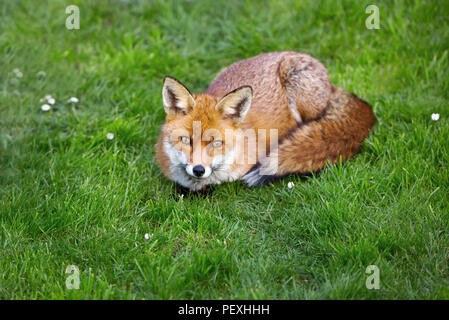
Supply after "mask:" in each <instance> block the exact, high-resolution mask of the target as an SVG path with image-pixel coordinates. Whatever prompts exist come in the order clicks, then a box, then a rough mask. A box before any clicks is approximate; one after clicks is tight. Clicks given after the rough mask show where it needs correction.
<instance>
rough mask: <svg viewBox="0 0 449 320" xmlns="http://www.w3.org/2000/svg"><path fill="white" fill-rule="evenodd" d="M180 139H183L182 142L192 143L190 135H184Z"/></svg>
mask: <svg viewBox="0 0 449 320" xmlns="http://www.w3.org/2000/svg"><path fill="white" fill-rule="evenodd" d="M180 139H181V143H183V144H188V145H190V138H189V137H186V136H182V137H181V138H180Z"/></svg>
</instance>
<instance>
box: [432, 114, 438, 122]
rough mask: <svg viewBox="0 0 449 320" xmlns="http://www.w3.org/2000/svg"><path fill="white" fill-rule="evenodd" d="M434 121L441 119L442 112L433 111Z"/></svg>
mask: <svg viewBox="0 0 449 320" xmlns="http://www.w3.org/2000/svg"><path fill="white" fill-rule="evenodd" d="M431 118H432V120H433V121H438V119H440V114H439V113H432V116H431Z"/></svg>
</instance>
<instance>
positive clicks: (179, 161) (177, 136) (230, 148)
mask: <svg viewBox="0 0 449 320" xmlns="http://www.w3.org/2000/svg"><path fill="white" fill-rule="evenodd" d="M162 101H163V105H164V109H165V112H166V123H165V124H164V125H163V127H162V130H161V134H160V137H159V140H158V143H157V147H156V157H157V161H158V163H159V165H160V167H161V169H162V171H163V173H164V174H165V176H166V177H168V178H169V179H171V180H173V181H175V182H177V183H179V184H181V185H182V186H184V187H186V188H189V189H191V190H195V191H196V190H200V189H202V188H203V187H205V186H207V185H210V184H220V183H222V182H227V181H234V180H237V179H242V180H243V181H245V182H246V183H247V185H248V186H257V185H264V184H267V183H269V182H270V181H272V180H274V179H278V178H280V177H283V176H286V175H289V174H309V173H311V172H316V171H319V170H321V169H323V168H324V167H325V166H326V164H327V163H336V162H338V161H340V159H341V160H343V161H345V160H346V159H348V158H350V157H352V156H354V155H355V154H356V153H357V152H358V151H359V149H360V144H361V142H362V141H363V140H364V139H365V138H366V137H367V136H368V134H369V132H370V129H371V128H372V127H373V126H374V124H375V122H376V118H375V116H374V114H373V112H372V109H371V106H370V105H369V104H368V103H366V102H365V101H363V100H361V99H359V98H358V97H357V96H355V95H354V94H351V93H348V92H347V91H345V90H343V89H341V88H338V87H336V86H334V85H333V84H331V82H330V80H329V77H328V74H327V70H326V68H325V67H324V66H323V65H322V64H321V63H320V62H319V61H318V60H317V59H315V58H313V57H311V56H309V55H307V54H304V53H299V52H293V51H282V52H271V53H263V54H260V55H258V56H256V57H252V58H249V59H246V60H242V61H239V62H236V63H234V64H232V65H231V66H229V67H227V68H226V69H224V70H223V71H221V72H220V73H219V74H218V75H217V76H216V78H215V79H214V81H213V82H212V84H211V85H210V86H209V88H208V89H207V90H206V91H205V92H204V93H201V94H192V93H190V91H189V90H188V89H187V88H186V87H185V86H184V85H182V84H181V82H179V81H178V80H176V79H174V78H171V77H166V78H165V79H164V83H163V88H162ZM268 133H269V134H268ZM266 150H269V151H268V152H266Z"/></svg>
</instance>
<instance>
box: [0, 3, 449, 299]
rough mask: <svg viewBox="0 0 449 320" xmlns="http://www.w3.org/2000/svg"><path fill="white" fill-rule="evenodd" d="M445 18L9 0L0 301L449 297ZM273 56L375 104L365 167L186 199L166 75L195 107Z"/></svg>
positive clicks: (394, 10)
mask: <svg viewBox="0 0 449 320" xmlns="http://www.w3.org/2000/svg"><path fill="white" fill-rule="evenodd" d="M373 3H374V4H376V5H378V7H379V9H380V29H379V30H368V29H366V27H365V19H366V18H367V17H368V14H366V13H365V8H366V6H367V5H369V4H373ZM70 4H77V5H78V6H79V7H80V11H81V28H80V30H71V31H69V30H67V29H66V28H65V20H66V17H67V15H66V13H65V8H66V6H68V5H70ZM448 15H449V3H448V2H447V1H445V0H441V1H394V2H393V1H341V2H340V1H331V0H329V1H237V0H236V1H231V0H226V1H183V2H174V1H165V0H164V1H137V0H136V1H118V0H116V1H106V0H104V1H98V0H95V1H94V0H91V1H75V0H70V1H69V0H60V1H32V0H28V1H25V0H23V1H22V0H17V1H2V2H1V3H0V50H1V54H0V70H1V72H0V298H1V299H25V298H26V299H28V298H31V299H66V298H67V299H77V298H82V299H91V298H105V299H107V298H123V299H161V298H162V299H174V298H187V299H198V298H206V299H210V298H212V299H221V298H224V299H227V298H230V299H233V298H248V299H259V298H262V299H265V298H266V299H303V298H305V299H321V298H325V299H335V298H336V299H386V298H393V299H415V298H426V299H427V298H431V299H448V298H449V272H448V267H449V262H448V261H449V260H448V258H449V201H448V194H449V182H448V180H449V179H448V178H449V168H448V162H449V151H448V149H449V122H448V116H449V77H448V75H447V72H448V70H449V57H448V50H449V21H448V20H447V17H448ZM275 50H297V51H302V52H306V53H309V54H311V55H313V56H315V57H317V58H318V59H320V60H321V61H322V62H323V63H324V64H325V65H326V67H327V68H328V70H329V74H330V77H331V79H332V81H333V82H334V83H335V84H336V85H338V86H341V87H344V88H346V89H348V90H349V91H351V92H354V93H356V94H357V95H359V96H360V97H362V98H363V99H365V100H367V101H369V102H370V103H371V104H372V105H373V109H374V111H375V114H376V116H377V118H378V122H377V125H376V127H375V129H374V131H373V132H372V134H371V136H370V137H369V138H368V139H367V140H366V141H365V142H364V144H363V148H362V152H361V153H360V154H359V155H358V156H357V157H355V158H354V159H352V160H350V161H348V162H347V163H345V164H343V165H338V166H333V167H329V168H328V169H326V170H324V171H323V172H321V173H320V174H319V175H317V176H315V177H311V178H308V179H300V178H299V177H289V178H286V179H284V180H282V181H280V182H277V183H275V184H274V186H267V187H261V188H254V189H248V188H247V187H246V186H245V185H244V184H243V183H241V182H237V183H232V184H225V185H220V186H217V187H215V190H214V192H213V193H211V194H210V195H208V196H207V197H203V196H198V195H187V196H185V197H183V198H182V197H180V196H179V194H177V193H176V192H175V189H176V186H175V185H174V184H173V183H172V182H169V181H167V180H166V179H165V178H164V177H163V176H162V174H161V172H160V171H159V169H158V167H157V165H156V163H155V159H154V144H155V142H156V138H157V135H158V131H159V128H160V125H161V124H162V123H163V121H164V116H165V114H164V111H163V108H162V102H161V85H162V79H163V77H164V76H165V75H172V76H174V77H176V78H179V79H180V80H182V81H183V82H184V83H185V84H186V85H187V86H189V88H191V89H192V90H193V91H196V92H199V91H202V90H204V89H205V88H207V86H208V84H209V83H210V82H211V80H212V79H213V78H214V76H215V74H216V73H217V72H218V71H219V70H221V69H222V68H223V67H224V66H226V65H229V64H230V63H232V62H234V61H237V60H240V59H243V58H247V57H251V56H253V55H256V54H258V53H260V52H267V51H275ZM15 68H19V69H20V70H21V72H22V73H23V77H22V78H17V77H16V75H15V74H14V72H13V69H15ZM39 71H44V72H45V73H46V75H45V76H43V75H42V74H41V75H39V76H38V75H37V74H38V72H39ZM46 94H52V95H53V96H54V97H55V98H56V100H57V103H56V106H55V107H54V108H53V109H52V110H51V111H49V112H42V111H41V110H40V106H41V105H42V102H39V99H41V98H43V97H44V96H45V95H46ZM72 96H75V97H78V98H79V99H80V103H79V104H78V105H76V106H71V105H69V104H65V103H63V102H64V101H66V100H67V99H68V98H70V97H72ZM432 113H440V114H441V118H440V120H439V121H431V118H430V116H431V114H432ZM108 132H112V133H114V134H115V138H114V140H112V141H109V140H107V139H106V134H107V133H108ZM289 181H294V182H295V184H296V186H295V188H293V189H289V188H287V183H288V182H289ZM146 233H148V234H149V235H150V238H149V239H145V238H144V235H145V234H146ZM372 264H374V265H377V266H378V267H379V269H380V289H379V290H368V289H367V288H366V287H365V280H366V277H367V275H366V274H365V269H366V267H367V266H368V265H372ZM68 265H76V266H78V267H79V269H80V279H81V284H80V289H79V290H68V289H66V286H65V281H66V277H67V276H68V275H67V274H65V270H66V267H67V266H68Z"/></svg>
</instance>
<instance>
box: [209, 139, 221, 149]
mask: <svg viewBox="0 0 449 320" xmlns="http://www.w3.org/2000/svg"><path fill="white" fill-rule="evenodd" d="M211 145H212V148H221V146H222V145H223V141H221V140H214V141H212V143H211Z"/></svg>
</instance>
